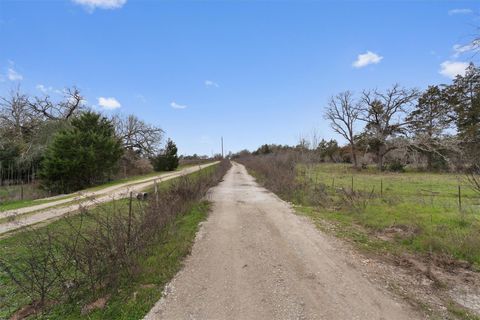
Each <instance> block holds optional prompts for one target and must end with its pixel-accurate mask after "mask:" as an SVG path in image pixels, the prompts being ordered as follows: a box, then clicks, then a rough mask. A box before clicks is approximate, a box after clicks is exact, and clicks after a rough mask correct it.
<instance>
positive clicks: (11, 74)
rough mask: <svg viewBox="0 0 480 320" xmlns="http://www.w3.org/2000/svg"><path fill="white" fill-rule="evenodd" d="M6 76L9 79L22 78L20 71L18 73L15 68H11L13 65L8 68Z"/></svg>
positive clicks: (16, 79)
mask: <svg viewBox="0 0 480 320" xmlns="http://www.w3.org/2000/svg"><path fill="white" fill-rule="evenodd" d="M7 78H8V80H10V81H21V80H23V76H22V75H21V74H20V73H18V72H17V71H16V70H15V69H13V66H12V67H10V68H8V70H7Z"/></svg>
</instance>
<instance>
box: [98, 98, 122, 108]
mask: <svg viewBox="0 0 480 320" xmlns="http://www.w3.org/2000/svg"><path fill="white" fill-rule="evenodd" d="M98 105H99V106H100V107H102V108H104V109H107V110H114V109H118V108H120V107H121V106H122V105H121V104H120V102H118V100H117V99H115V98H105V97H100V98H98Z"/></svg>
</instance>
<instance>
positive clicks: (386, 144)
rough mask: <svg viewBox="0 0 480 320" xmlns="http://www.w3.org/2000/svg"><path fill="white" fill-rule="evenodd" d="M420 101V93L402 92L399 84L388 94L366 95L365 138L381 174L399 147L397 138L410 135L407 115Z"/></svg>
mask: <svg viewBox="0 0 480 320" xmlns="http://www.w3.org/2000/svg"><path fill="white" fill-rule="evenodd" d="M417 98H418V91H417V90H416V89H406V88H402V87H400V86H399V85H398V84H396V85H394V86H393V87H392V88H390V89H387V90H386V91H385V92H380V91H378V90H374V91H364V92H363V96H362V98H361V106H360V108H361V115H360V119H361V120H363V121H365V122H366V126H365V130H366V133H367V134H366V135H365V136H366V137H368V138H369V140H370V146H371V151H373V152H374V153H375V156H376V160H377V167H378V169H379V170H383V165H384V163H383V161H384V157H385V155H387V154H388V153H389V152H390V151H392V150H394V149H396V148H398V147H399V146H398V144H396V143H394V141H395V137H396V136H397V135H399V134H404V133H406V131H405V130H406V125H407V123H408V122H406V121H405V115H406V113H407V111H408V109H409V108H410V107H411V106H412V105H413V103H414V102H415V100H416V99H417Z"/></svg>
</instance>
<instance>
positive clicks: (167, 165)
mask: <svg viewBox="0 0 480 320" xmlns="http://www.w3.org/2000/svg"><path fill="white" fill-rule="evenodd" d="M177 151H178V150H177V146H176V145H175V143H174V142H173V141H172V140H171V139H168V140H167V145H166V146H165V149H164V150H163V151H161V152H160V153H159V154H158V155H157V156H156V157H154V158H153V159H152V163H153V169H154V170H155V171H173V170H175V169H176V168H177V167H178V163H179V160H178V155H177Z"/></svg>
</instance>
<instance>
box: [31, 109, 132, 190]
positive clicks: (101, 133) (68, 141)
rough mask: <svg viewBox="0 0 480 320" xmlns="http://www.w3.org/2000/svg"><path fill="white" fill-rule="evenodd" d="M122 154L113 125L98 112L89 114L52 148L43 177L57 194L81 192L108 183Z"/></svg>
mask: <svg viewBox="0 0 480 320" xmlns="http://www.w3.org/2000/svg"><path fill="white" fill-rule="evenodd" d="M122 153H123V149H122V145H121V142H120V141H119V139H118V138H116V137H115V132H114V127H113V125H112V124H111V122H110V121H109V120H107V119H106V118H104V117H102V116H101V115H100V114H98V113H94V112H85V113H82V114H81V115H80V117H78V118H76V119H73V120H72V127H71V128H69V129H67V130H63V131H60V132H59V133H58V134H57V135H56V136H55V138H54V140H53V142H52V143H51V144H50V145H49V146H48V148H47V151H46V153H45V158H44V160H43V161H42V168H41V172H40V177H41V178H42V183H43V185H44V186H46V187H47V188H48V189H49V190H51V191H53V192H59V193H66V192H72V191H76V190H80V189H83V188H86V187H89V186H92V185H95V184H98V183H101V182H104V181H106V180H107V179H108V177H109V176H111V175H112V174H113V173H114V172H115V170H116V168H117V162H118V160H119V159H120V157H121V155H122Z"/></svg>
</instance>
